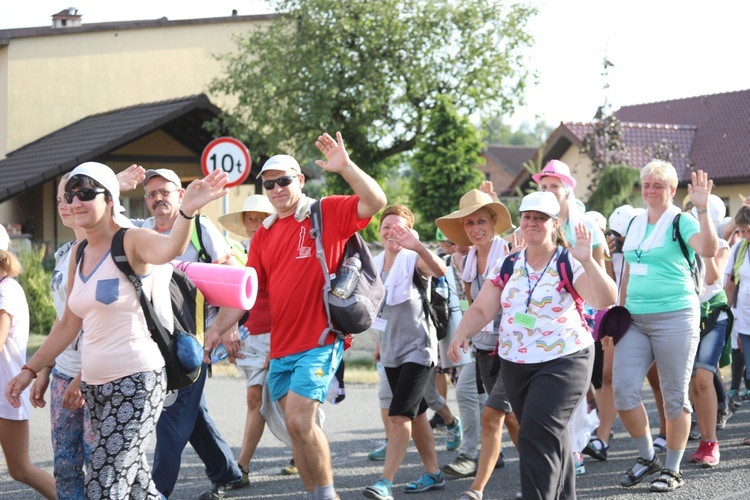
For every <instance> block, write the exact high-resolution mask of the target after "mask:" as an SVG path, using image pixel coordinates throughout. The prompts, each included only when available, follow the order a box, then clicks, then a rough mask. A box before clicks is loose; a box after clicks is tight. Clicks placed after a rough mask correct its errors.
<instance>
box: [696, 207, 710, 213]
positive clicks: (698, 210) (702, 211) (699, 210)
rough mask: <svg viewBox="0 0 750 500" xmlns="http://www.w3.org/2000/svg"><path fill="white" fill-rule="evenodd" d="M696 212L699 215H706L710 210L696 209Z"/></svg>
mask: <svg viewBox="0 0 750 500" xmlns="http://www.w3.org/2000/svg"><path fill="white" fill-rule="evenodd" d="M695 211H696V212H698V213H699V214H705V213H706V212H708V209H707V208H696V209H695Z"/></svg>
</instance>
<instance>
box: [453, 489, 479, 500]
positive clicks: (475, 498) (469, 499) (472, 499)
mask: <svg viewBox="0 0 750 500" xmlns="http://www.w3.org/2000/svg"><path fill="white" fill-rule="evenodd" d="M458 500H482V497H480V496H479V495H477V492H476V491H474V490H468V491H464V492H463V493H461V497H460V498H459V499H458Z"/></svg>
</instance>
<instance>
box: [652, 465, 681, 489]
mask: <svg viewBox="0 0 750 500" xmlns="http://www.w3.org/2000/svg"><path fill="white" fill-rule="evenodd" d="M684 484H685V481H684V480H683V479H682V474H681V473H679V472H675V471H673V470H669V469H662V470H661V474H659V477H657V478H656V479H654V480H653V481H651V486H650V488H649V489H650V490H651V491H656V492H661V493H663V492H667V491H674V490H676V489H677V488H680V487H682V485H684Z"/></svg>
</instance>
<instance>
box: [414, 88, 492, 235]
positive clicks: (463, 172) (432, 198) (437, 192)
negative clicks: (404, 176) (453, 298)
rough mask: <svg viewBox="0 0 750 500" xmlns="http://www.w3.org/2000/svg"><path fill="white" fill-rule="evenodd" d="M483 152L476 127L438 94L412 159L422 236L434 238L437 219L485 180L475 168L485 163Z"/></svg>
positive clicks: (455, 206) (416, 205) (418, 229)
mask: <svg viewBox="0 0 750 500" xmlns="http://www.w3.org/2000/svg"><path fill="white" fill-rule="evenodd" d="M481 151H482V143H481V141H480V140H479V137H478V135H477V131H476V129H475V128H474V127H473V126H472V125H471V123H470V122H469V120H468V119H467V118H465V117H462V116H460V115H459V114H458V112H457V111H456V109H455V107H454V106H453V104H451V101H450V98H449V97H447V96H441V97H439V98H438V99H437V106H436V107H435V109H433V110H432V113H431V115H430V121H429V126H428V132H427V135H426V136H425V138H424V139H423V141H422V142H420V144H419V146H418V147H417V150H416V151H415V153H414V158H413V160H412V162H411V165H412V170H413V172H414V177H413V178H412V206H411V208H412V210H414V211H415V213H417V214H419V216H420V217H419V218H418V223H417V231H418V232H419V233H420V234H421V235H422V238H423V239H425V240H431V239H433V237H434V234H435V219H437V218H438V217H441V216H443V215H445V214H447V213H450V212H451V211H453V210H456V209H457V208H458V201H459V199H460V198H461V196H462V195H463V194H464V193H466V192H467V191H469V190H470V189H474V188H478V187H479V184H480V183H481V182H482V181H483V180H484V176H483V175H482V173H481V172H480V171H479V170H478V169H477V168H476V167H477V166H478V165H481V164H483V163H484V158H483V157H482V156H481Z"/></svg>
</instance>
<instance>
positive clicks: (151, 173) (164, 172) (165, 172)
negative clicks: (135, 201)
mask: <svg viewBox="0 0 750 500" xmlns="http://www.w3.org/2000/svg"><path fill="white" fill-rule="evenodd" d="M144 175H145V176H146V177H144V178H143V181H141V186H143V188H144V189H145V188H146V183H148V181H149V180H150V179H151V178H152V177H156V176H158V177H164V178H165V179H167V180H168V181H169V182H171V183H172V184H174V185H175V186H177V187H178V188H180V189H182V181H181V180H180V176H179V175H177V174H175V173H174V171H173V170H169V169H168V168H156V169H153V170H146V172H145V174H144Z"/></svg>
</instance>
